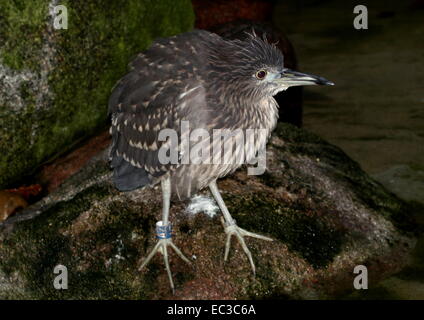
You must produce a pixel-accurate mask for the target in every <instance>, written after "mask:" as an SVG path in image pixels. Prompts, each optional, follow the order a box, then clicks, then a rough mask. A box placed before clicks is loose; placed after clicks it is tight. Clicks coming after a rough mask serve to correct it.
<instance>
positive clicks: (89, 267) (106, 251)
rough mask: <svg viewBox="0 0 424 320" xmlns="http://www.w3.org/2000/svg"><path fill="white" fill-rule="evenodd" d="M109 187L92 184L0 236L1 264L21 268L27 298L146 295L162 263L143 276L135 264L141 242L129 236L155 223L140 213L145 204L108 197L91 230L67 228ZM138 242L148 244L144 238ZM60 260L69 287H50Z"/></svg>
mask: <svg viewBox="0 0 424 320" xmlns="http://www.w3.org/2000/svg"><path fill="white" fill-rule="evenodd" d="M110 192H111V190H109V188H108V187H99V186H96V187H92V188H90V189H88V190H86V192H84V193H83V194H79V195H77V196H76V197H75V198H74V199H72V200H70V201H67V202H62V203H58V204H57V205H55V206H54V207H52V208H50V209H49V210H47V211H46V212H44V213H43V214H42V215H40V216H38V217H36V218H34V219H32V220H30V221H26V222H22V223H20V224H19V225H17V226H16V229H15V230H14V233H13V235H12V236H11V237H10V238H8V239H7V240H4V241H3V243H2V247H3V250H2V251H1V257H0V269H1V270H2V271H3V272H4V273H5V274H6V275H11V274H12V273H13V272H15V271H18V272H19V274H20V275H21V276H22V277H23V278H24V281H25V282H26V289H27V290H28V296H26V297H25V298H31V297H37V299H82V298H84V299H96V298H97V299H98V298H104V299H126V298H127V299H138V298H140V299H143V298H146V291H147V290H146V286H150V287H154V284H153V283H154V279H155V278H156V276H157V273H158V272H160V271H161V268H159V267H158V268H157V269H158V270H156V271H155V268H154V264H152V267H150V268H149V272H147V273H146V274H145V275H144V276H142V277H140V273H138V271H137V270H136V269H134V265H136V264H137V261H138V259H139V256H140V249H142V248H143V246H141V247H140V244H139V242H138V241H134V240H133V239H132V237H133V233H134V232H135V233H137V234H139V235H142V234H144V233H147V234H151V232H146V231H148V230H149V229H150V228H151V227H152V226H154V223H153V222H154V219H153V218H154V217H147V218H142V215H141V213H142V212H143V207H139V209H140V210H136V209H137V208H138V207H137V206H134V205H133V206H131V207H130V206H127V205H126V204H123V203H119V204H117V203H114V202H111V203H110V205H109V206H108V207H107V208H106V210H104V211H102V214H101V215H100V216H99V217H97V218H98V220H95V221H92V222H93V223H95V224H96V228H95V229H94V230H86V229H84V230H81V232H71V233H70V234H67V233H66V232H65V230H67V227H69V226H70V225H72V224H73V223H74V222H75V221H76V219H77V218H79V217H80V215H81V214H82V213H83V212H84V211H86V210H89V209H90V208H91V210H93V205H94V203H96V202H99V201H105V197H106V196H107V195H108V194H110ZM94 210H95V209H94ZM94 214H95V213H93V215H94ZM90 221H91V220H90ZM149 231H151V230H149ZM142 242H144V244H145V246H147V240H146V239H144V238H143V239H142ZM6 248H7V249H6ZM58 264H62V265H65V266H66V267H67V269H68V275H69V281H68V283H69V288H68V290H56V289H54V287H53V279H54V277H55V275H54V274H53V269H54V267H55V266H56V265H58ZM2 298H4V297H2ZM9 298H11V297H9ZM12 298H13V297H12Z"/></svg>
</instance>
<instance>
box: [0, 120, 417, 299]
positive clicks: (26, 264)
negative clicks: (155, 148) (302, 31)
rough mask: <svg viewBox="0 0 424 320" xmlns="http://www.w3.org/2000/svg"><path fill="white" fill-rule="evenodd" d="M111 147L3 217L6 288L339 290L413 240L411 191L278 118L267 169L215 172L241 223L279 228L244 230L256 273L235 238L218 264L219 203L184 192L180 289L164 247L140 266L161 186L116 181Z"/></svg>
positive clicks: (152, 295)
mask: <svg viewBox="0 0 424 320" xmlns="http://www.w3.org/2000/svg"><path fill="white" fill-rule="evenodd" d="M104 154H106V152H104V153H102V154H101V155H98V156H97V157H95V158H93V159H92V160H91V161H90V162H89V163H88V165H87V166H85V167H84V168H83V169H82V170H81V171H80V172H78V173H77V174H75V175H74V176H72V177H71V178H69V179H68V180H66V182H65V183H64V184H63V185H62V186H61V187H59V188H58V189H57V190H56V191H54V192H53V193H51V194H49V195H48V196H47V197H46V198H44V199H42V200H41V201H39V202H37V203H36V204H34V205H32V206H30V207H28V208H27V209H25V210H24V211H23V212H22V213H21V214H18V215H16V216H14V217H11V218H9V219H8V220H6V221H5V222H4V223H3V224H0V298H3V299H10V298H27V299H34V298H36V299H172V298H175V299H193V298H195V299H234V298H236V299H251V298H255V299H263V298H302V299H311V298H334V297H339V296H340V295H342V294H345V293H348V292H350V291H352V290H353V280H354V277H355V276H356V275H355V274H354V273H353V270H354V267H355V266H356V265H361V264H362V265H365V266H366V267H367V268H368V276H369V283H370V284H375V283H377V282H378V281H379V280H381V279H383V278H385V277H387V276H389V275H391V274H393V273H395V272H397V271H399V270H400V269H401V268H402V267H403V266H404V265H405V264H406V262H407V259H408V257H409V253H410V251H411V249H412V248H413V247H414V245H415V237H414V232H415V230H414V224H413V222H412V221H411V219H410V214H411V208H410V207H409V206H408V205H407V204H406V203H405V202H403V201H401V200H399V199H398V198H397V197H396V196H394V195H393V194H392V193H390V192H388V191H386V190H385V189H384V188H383V187H382V186H381V185H380V184H379V183H377V182H375V181H374V180H373V179H372V178H370V177H369V176H368V175H367V174H366V173H365V172H364V171H362V170H361V168H360V167H359V165H358V164H357V163H356V162H354V161H352V160H351V159H349V158H348V157H347V155H346V154H345V153H344V152H343V151H341V150H340V149H339V148H337V147H335V146H333V145H330V144H328V143H327V142H325V141H323V140H322V139H321V138H319V137H317V136H315V135H313V134H310V133H308V132H306V131H304V130H301V129H297V128H296V127H294V126H291V125H288V124H279V126H278V128H277V130H276V132H274V135H273V137H272V139H271V141H270V143H269V145H268V148H267V172H266V173H265V174H264V175H262V176H248V175H247V174H246V170H245V169H243V168H242V169H240V170H238V171H237V172H236V173H234V174H233V175H232V176H229V177H227V178H225V179H223V180H221V181H219V187H220V189H221V190H222V194H223V198H224V200H225V201H226V203H227V205H228V207H229V210H230V212H231V213H232V215H233V217H234V218H235V219H236V220H237V223H238V224H239V225H240V226H241V227H242V228H245V229H247V230H249V231H253V232H257V233H261V234H264V235H268V236H270V237H272V238H273V239H275V240H274V241H273V242H271V243H269V242H265V241H261V240H257V239H249V238H248V239H247V245H248V246H249V247H250V249H251V251H252V254H253V257H254V261H255V263H256V267H257V274H256V277H255V278H254V277H252V274H251V270H250V266H249V263H248V261H247V257H246V256H245V255H244V253H243V251H242V250H241V248H240V246H239V245H238V243H236V242H233V246H232V250H231V251H230V257H229V261H228V262H227V263H226V264H224V263H223V252H224V241H225V235H224V232H223V228H222V225H221V223H220V219H219V216H220V214H210V215H207V214H203V213H197V214H193V213H188V212H187V208H188V207H189V205H188V203H187V202H184V203H181V202H176V203H173V204H172V205H171V216H170V218H171V221H173V223H174V231H175V235H174V241H175V243H176V245H177V246H179V247H180V248H181V249H182V251H183V252H184V253H185V255H186V256H187V257H189V258H190V259H191V260H192V262H193V263H192V267H190V266H188V265H186V263H185V262H184V261H182V260H180V259H179V258H178V257H177V256H176V255H175V254H174V253H171V256H170V263H171V269H172V271H173V274H174V280H175V283H176V292H175V296H173V295H172V294H171V292H170V289H169V284H168V279H167V276H166V272H165V270H164V266H163V260H162V259H161V257H160V256H159V255H157V256H156V257H154V258H153V261H152V262H151V263H150V264H149V265H148V267H147V268H146V269H145V270H144V271H142V272H139V271H137V267H138V265H139V264H140V261H142V259H143V258H144V257H145V256H146V254H147V253H148V251H149V249H150V248H151V247H152V246H153V245H154V243H155V239H154V226H155V222H156V221H157V220H159V219H160V212H161V193H160V190H159V189H158V188H145V189H141V190H137V191H133V192H128V193H120V192H118V191H117V190H116V189H114V188H113V187H112V186H111V184H110V180H109V178H110V171H109V168H108V165H107V162H106V160H105V158H106V157H105V156H104ZM201 195H202V196H204V197H208V196H209V193H208V191H203V192H201ZM58 264H62V265H65V266H66V267H67V269H68V273H69V287H68V289H67V290H56V289H54V287H53V280H54V277H55V276H56V275H55V274H54V273H53V269H54V267H55V266H56V265H58Z"/></svg>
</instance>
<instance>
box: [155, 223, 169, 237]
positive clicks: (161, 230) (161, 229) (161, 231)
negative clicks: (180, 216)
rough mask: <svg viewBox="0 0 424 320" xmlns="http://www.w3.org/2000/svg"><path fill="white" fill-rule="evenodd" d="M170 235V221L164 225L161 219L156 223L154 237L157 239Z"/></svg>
mask: <svg viewBox="0 0 424 320" xmlns="http://www.w3.org/2000/svg"><path fill="white" fill-rule="evenodd" d="M171 237H172V225H171V223H170V222H168V224H166V225H164V224H163V221H158V222H157V223H156V238H158V239H170V238H171Z"/></svg>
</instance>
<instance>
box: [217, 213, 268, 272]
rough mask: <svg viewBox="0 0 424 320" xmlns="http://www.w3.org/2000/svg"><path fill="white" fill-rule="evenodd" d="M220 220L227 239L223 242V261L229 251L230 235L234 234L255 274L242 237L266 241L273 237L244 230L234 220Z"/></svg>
mask: <svg viewBox="0 0 424 320" xmlns="http://www.w3.org/2000/svg"><path fill="white" fill-rule="evenodd" d="M221 222H222V225H223V226H224V229H225V233H226V234H227V240H226V243H225V254H224V261H227V259H228V253H229V252H230V244H231V236H232V235H235V236H236V238H237V239H238V241H239V243H240V245H241V247H242V248H243V251H244V253H245V254H246V255H247V257H248V258H249V262H250V266H251V267H252V272H253V275H255V274H256V268H255V264H254V263H253V258H252V254H251V253H250V250H249V249H248V248H247V246H246V243H245V241H244V237H252V238H257V239H261V240H266V241H273V239H271V238H268V237H265V236H263V235H260V234H256V233H253V232H249V231H246V230H244V229H242V228H240V227H239V226H237V224H236V223H235V221H233V223H231V224H230V223H226V222H225V221H224V219H223V218H222V217H221Z"/></svg>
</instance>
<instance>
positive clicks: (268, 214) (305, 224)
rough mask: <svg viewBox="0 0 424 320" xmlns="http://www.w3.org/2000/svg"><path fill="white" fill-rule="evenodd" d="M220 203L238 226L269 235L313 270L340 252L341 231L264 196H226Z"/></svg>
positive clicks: (326, 263)
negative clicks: (303, 260) (224, 203)
mask: <svg viewBox="0 0 424 320" xmlns="http://www.w3.org/2000/svg"><path fill="white" fill-rule="evenodd" d="M224 200H225V202H226V203H227V205H228V206H229V210H230V212H231V214H232V215H233V217H234V218H235V219H236V220H237V223H238V224H239V226H240V227H242V228H244V229H246V230H249V231H254V232H258V233H263V234H269V235H271V237H273V238H275V239H278V240H280V241H282V242H284V243H286V244H287V246H288V247H289V249H290V250H292V251H295V252H297V253H298V254H299V255H300V256H301V257H303V258H304V259H305V260H306V261H308V262H309V263H310V264H311V265H312V266H313V267H315V268H322V267H325V266H327V265H328V263H330V262H331V261H332V260H333V258H334V256H335V255H337V254H338V253H339V252H340V250H341V247H342V244H343V241H344V237H343V233H342V232H341V231H339V230H334V229H332V228H331V227H329V226H327V225H326V224H325V222H323V221H322V220H319V219H317V218H316V217H310V216H307V215H305V214H304V212H302V211H300V210H297V209H293V207H288V206H285V205H284V203H281V202H280V201H277V200H275V199H273V198H270V197H267V196H266V195H256V196H252V197H245V198H240V197H232V196H228V195H227V196H225V199H224ZM252 212H254V213H255V214H252Z"/></svg>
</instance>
